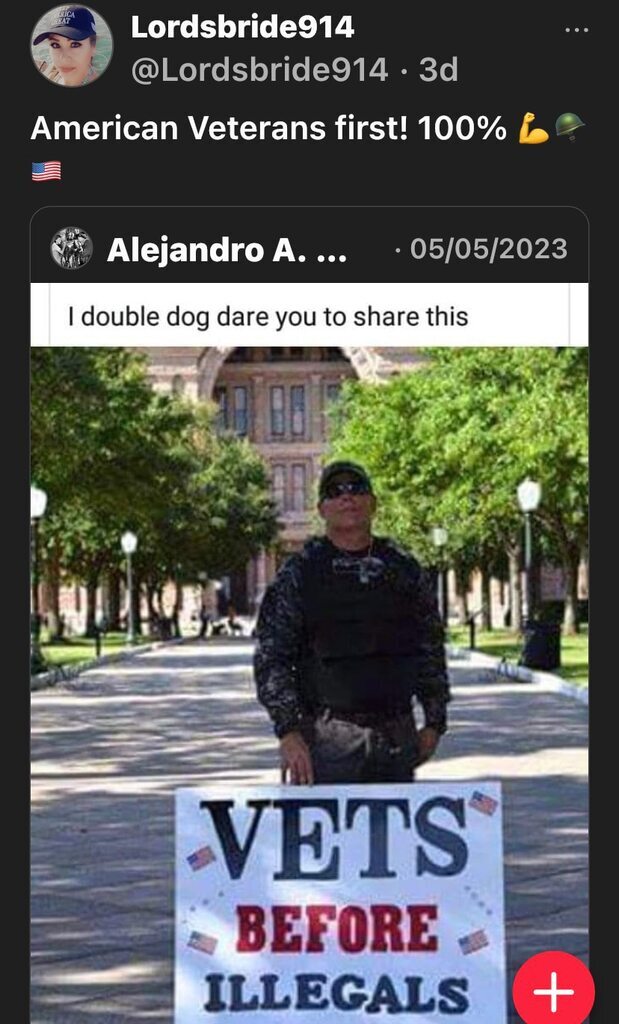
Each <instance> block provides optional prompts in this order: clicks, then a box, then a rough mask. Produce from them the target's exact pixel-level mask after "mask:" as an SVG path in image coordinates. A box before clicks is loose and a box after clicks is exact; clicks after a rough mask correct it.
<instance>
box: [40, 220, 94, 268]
mask: <svg viewBox="0 0 619 1024" xmlns="http://www.w3.org/2000/svg"><path fill="white" fill-rule="evenodd" d="M50 252H51V254H52V258H53V260H54V263H57V264H58V266H59V267H62V269H63V270H80V269H81V268H82V267H85V266H86V264H87V263H89V262H90V258H91V256H92V253H93V244H92V239H91V237H90V235H89V234H88V233H87V232H86V231H84V229H83V228H78V227H75V225H73V226H70V227H67V228H61V229H60V231H57V232H56V234H55V235H54V237H53V238H52V242H51V245H50Z"/></svg>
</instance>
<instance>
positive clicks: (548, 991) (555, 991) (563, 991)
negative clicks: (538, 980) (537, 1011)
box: [533, 971, 574, 1013]
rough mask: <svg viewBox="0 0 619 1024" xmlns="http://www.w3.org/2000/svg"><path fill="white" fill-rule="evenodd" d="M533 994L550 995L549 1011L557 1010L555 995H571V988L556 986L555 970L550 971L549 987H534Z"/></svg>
mask: <svg viewBox="0 0 619 1024" xmlns="http://www.w3.org/2000/svg"><path fill="white" fill-rule="evenodd" d="M533 995H534V996H550V1012H551V1013H556V1012H557V996H573V995H574V989H573V988H557V972H556V971H551V972H550V988H534V989H533Z"/></svg>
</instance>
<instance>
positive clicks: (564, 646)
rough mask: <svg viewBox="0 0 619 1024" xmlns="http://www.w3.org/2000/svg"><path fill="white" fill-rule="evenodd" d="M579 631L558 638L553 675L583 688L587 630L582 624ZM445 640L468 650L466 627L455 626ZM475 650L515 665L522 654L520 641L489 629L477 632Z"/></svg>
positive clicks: (586, 678) (508, 633)
mask: <svg viewBox="0 0 619 1024" xmlns="http://www.w3.org/2000/svg"><path fill="white" fill-rule="evenodd" d="M580 628H581V632H580V633H579V634H578V635H577V636H562V637H561V668H558V669H555V675H558V676H562V678H563V679H567V680H569V681H570V682H571V683H578V684H579V685H581V686H586V685H588V681H589V630H588V627H587V626H586V625H583V626H581V627H580ZM447 638H448V641H449V643H451V644H454V645H455V646H457V647H468V646H469V630H468V627H466V626H455V627H453V628H451V629H449V630H448V633H447ZM475 647H476V649H477V650H478V651H482V652H483V653H484V654H491V655H493V656H495V657H497V658H506V659H507V661H513V662H514V663H515V662H517V661H518V658H519V657H520V653H521V651H522V638H521V637H519V636H518V634H517V633H513V632H512V631H511V630H509V629H493V630H492V631H491V632H483V631H482V630H477V631H476V633H475Z"/></svg>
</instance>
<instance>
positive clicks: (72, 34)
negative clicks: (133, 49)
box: [32, 5, 112, 87]
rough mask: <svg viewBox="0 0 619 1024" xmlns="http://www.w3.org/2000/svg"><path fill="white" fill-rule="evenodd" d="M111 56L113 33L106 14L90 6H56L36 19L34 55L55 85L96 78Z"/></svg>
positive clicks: (88, 80) (38, 67) (78, 83)
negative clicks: (107, 22)
mask: <svg viewBox="0 0 619 1024" xmlns="http://www.w3.org/2000/svg"><path fill="white" fill-rule="evenodd" d="M111 56H112V36H111V33H110V30H109V28H108V26H107V24H106V23H105V22H104V20H103V18H101V16H100V15H99V14H96V12H95V11H92V10H90V9H89V8H88V7H76V6H74V5H71V6H67V7H55V8H54V9H53V10H51V11H48V13H47V14H46V15H45V16H44V17H43V18H42V19H41V20H40V21H39V22H38V23H37V25H36V27H35V30H34V34H33V38H32V58H33V60H34V63H35V66H36V68H37V70H38V71H40V72H41V74H42V75H44V76H45V78H47V79H49V81H50V82H54V84H55V85H68V86H70V87H75V86H80V85H88V84H89V83H90V82H94V81H95V79H97V78H98V77H99V75H100V74H102V73H103V71H105V69H106V68H107V66H108V64H109V62H110V58H111Z"/></svg>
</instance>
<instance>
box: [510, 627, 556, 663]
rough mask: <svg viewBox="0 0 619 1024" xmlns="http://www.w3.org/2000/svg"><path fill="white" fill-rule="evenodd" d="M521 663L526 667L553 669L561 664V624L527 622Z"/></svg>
mask: <svg viewBox="0 0 619 1024" xmlns="http://www.w3.org/2000/svg"><path fill="white" fill-rule="evenodd" d="M520 664H521V665H524V666H525V667H526V668H541V669H545V670H546V671H551V670H552V669H554V668H560V666H561V625H560V623H557V622H527V624H526V625H525V627H524V647H523V649H522V655H521V658H520Z"/></svg>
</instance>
